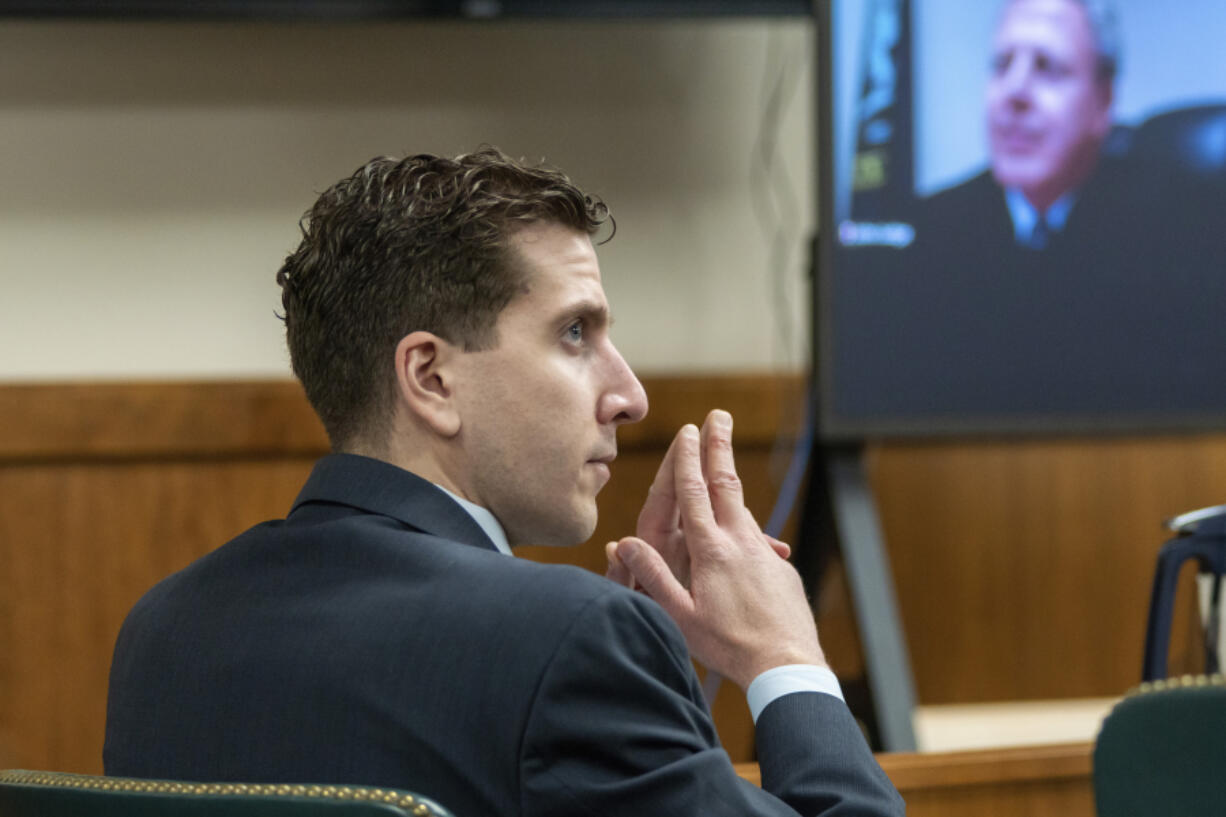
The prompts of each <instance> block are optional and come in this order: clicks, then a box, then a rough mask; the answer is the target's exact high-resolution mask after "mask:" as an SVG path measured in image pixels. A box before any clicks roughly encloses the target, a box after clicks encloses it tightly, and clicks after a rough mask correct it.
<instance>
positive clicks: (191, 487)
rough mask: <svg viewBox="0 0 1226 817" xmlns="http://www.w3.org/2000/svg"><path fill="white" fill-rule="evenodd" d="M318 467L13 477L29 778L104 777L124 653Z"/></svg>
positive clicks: (181, 465)
mask: <svg viewBox="0 0 1226 817" xmlns="http://www.w3.org/2000/svg"><path fill="white" fill-rule="evenodd" d="M310 463H311V460H310V459H287V460H282V461H259V462H208V461H200V462H163V461H158V462H154V463H150V462H136V461H129V462H94V463H74V464H70V465H63V464H52V465H47V464H34V465H16V466H5V467H0V563H2V564H4V565H5V568H6V569H5V571H4V574H3V578H0V595H2V596H3V597H4V598H5V599H7V600H8V602H7V604H6V607H5V614H4V616H3V617H2V618H0V636H2V638H3V644H4V648H3V649H4V656H5V658H4V666H5V675H4V678H5V682H4V690H3V691H4V697H3V704H2V706H0V733H2V734H4V735H6V736H8V740H7V743H8V744H9V746H10V747H12V748H11V749H10V754H12V755H15V757H14V760H15V762H16V763H17V764H18V765H20V766H22V767H26V768H49V769H60V770H71V771H84V772H98V771H100V770H101V748H102V730H103V724H104V718H105V700H106V699H105V691H106V684H107V673H108V672H109V667H110V653H111V648H112V646H113V645H114V643H115V637H116V635H117V634H118V632H119V626H120V624H121V623H122V621H123V617H124V615H126V613H127V611H128V609H129V608H130V607H131V606H132V605H133V604H134V603H135V601H136V599H137V598H139V597H140V595H141V594H142V593H144V592H145V590H147V589H148V588H149V587H150V586H151V585H152V584H153V583H154V582H156V581H157V580H158V579H160V578H162V577H163V576H165V575H167V574H169V573H171V572H173V571H175V570H178V569H179V568H181V567H183V566H185V565H186V564H187V563H188V562H190V561H191V560H193V559H195V558H197V557H198V556H200V555H203V554H204V553H206V552H208V551H209V550H211V549H212V548H214V547H216V546H218V545H220V544H221V543H222V542H224V541H226V540H227V539H229V538H230V537H232V536H234V535H235V534H237V533H238V532H240V531H241V530H243V529H245V528H246V527H249V526H250V525H252V524H254V523H256V522H258V521H261V520H263V519H265V518H268V517H270V516H274V515H284V513H285V511H286V510H288V508H289V504H290V502H291V501H292V499H293V497H294V495H295V494H296V492H297V490H298V488H299V487H300V485H301V482H302V480H303V479H305V477H306V473H307V471H308V470H309V468H310Z"/></svg>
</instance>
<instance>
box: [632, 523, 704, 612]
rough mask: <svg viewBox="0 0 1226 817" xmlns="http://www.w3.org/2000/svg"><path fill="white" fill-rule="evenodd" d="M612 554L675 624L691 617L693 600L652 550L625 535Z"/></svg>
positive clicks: (662, 558)
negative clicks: (615, 555) (614, 554)
mask: <svg viewBox="0 0 1226 817" xmlns="http://www.w3.org/2000/svg"><path fill="white" fill-rule="evenodd" d="M615 552H616V554H617V558H618V559H619V560H620V561H621V563H622V564H624V565H625V566H626V569H627V570H629V571H630V574H631V575H632V576H633V577H634V580H635V581H637V582H638V583H639V586H640V587H642V589H643V590H644V592H646V593H647V595H649V596H651V598H653V599H655V601H656V603H657V604H659V605H660V606H661V607H663V608H664V611H665V612H666V613H668V614H669V615H670V616H672V617H673V619H674V620H675V621H677V622H678V623H680V622H681V621H682V620H683V619H685V618H686V617H687V616H689V615H690V614H692V612H693V609H694V600H693V598H691V597H690V594H689V592H688V591H686V589H685V588H684V587H682V586H681V583H680V582H679V581H677V578H676V577H675V576H674V575H673V572H672V571H671V570H669V569H668V564H667V563H665V561H664V557H662V556H661V555H660V554H659V553H657V552H656V551H655V549H654V548H652V547H651V546H650V545H648V544H647V543H646V542H644V541H643V540H642V539H639V538H637V537H634V536H627V537H626V538H625V539H622V540H621V541H620V542H618V543H617V545H616V551H615Z"/></svg>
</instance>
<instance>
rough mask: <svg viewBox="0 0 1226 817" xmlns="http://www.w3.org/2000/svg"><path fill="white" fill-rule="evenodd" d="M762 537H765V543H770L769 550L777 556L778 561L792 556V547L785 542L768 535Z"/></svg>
mask: <svg viewBox="0 0 1226 817" xmlns="http://www.w3.org/2000/svg"><path fill="white" fill-rule="evenodd" d="M762 535H763V536H765V537H766V541H768V542H770V543H771V549H772V550H774V551H775V553H777V554H778V555H779V558H780V559H786V558H788V557H789V556H791V555H792V546H791V545H789V544H788V543H787V542H780V541H779V540H778V539H776V538H775V537H773V536H771V535H770V534H766V533H764V534H762Z"/></svg>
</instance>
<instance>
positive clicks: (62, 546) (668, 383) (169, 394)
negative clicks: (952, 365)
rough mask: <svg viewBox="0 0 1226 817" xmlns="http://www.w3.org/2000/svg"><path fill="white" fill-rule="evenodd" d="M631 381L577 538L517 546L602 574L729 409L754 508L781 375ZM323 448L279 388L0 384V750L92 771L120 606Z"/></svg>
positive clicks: (735, 747) (272, 508) (238, 519)
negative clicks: (638, 408) (593, 523)
mask: <svg viewBox="0 0 1226 817" xmlns="http://www.w3.org/2000/svg"><path fill="white" fill-rule="evenodd" d="M645 385H646V387H647V389H648V392H649V394H651V396H652V398H653V400H654V402H655V405H656V407H657V410H656V411H655V412H654V415H653V416H654V417H655V418H657V419H655V420H654V421H653V422H647V423H643V424H640V425H638V426H636V427H633V430H631V429H630V428H627V429H625V430H624V431H623V433H622V434H621V438H622V446H621V447H622V455H621V457H620V459H619V461H618V463H617V464H616V465H615V468H614V474H615V479H614V482H613V483H612V485H611V487H609V488H607V489H606V490H605V491H604V493H603V494H602V498H601V510H602V518H601V529H600V530H599V531H598V532H597V535H596V536H595V537H594V538H593V541H592V542H590V543H588V544H587V545H584V546H580V547H579V548H566V549H548V548H525V549H522V550H521V553H522V554H523V555H526V556H529V557H532V558H539V559H543V560H547V561H548V560H553V561H572V562H573V561H577V562H578V563H580V564H583V565H585V566H587V567H589V568H590V569H593V570H596V571H598V572H603V569H604V556H603V549H602V548H603V543H604V541H606V540H607V539H609V538H613V537H616V536H621V535H625V534H627V533H630V532H632V531H633V526H634V519H635V518H636V517H637V514H638V509H639V507H640V506H641V502H642V498H643V497H644V496H645V495H646V490H647V486H648V485H649V484H650V482H651V479H652V477H653V476H654V472H655V468H656V466H657V465H658V462H659V459H660V457H661V456H662V454H663V450H664V447H665V446H667V443H668V441H669V440H670V439H671V436H672V433H673V432H674V431H675V430H676V428H677V427H679V426H680V425H681V423H683V422H701V421H702V418H703V416H704V415H705V413H706V411H707V410H709V409H710V408H713V407H715V406H723V407H725V408H729V409H731V410H732V411H733V412H734V414H735V415H736V417H737V429H736V434H737V438H738V445H739V448H738V453H739V455H740V457H741V467H742V472H743V474H744V476H745V481H746V492H747V497H748V501H749V502H750V504H751V507H753V508H754V510H755V512H757V513H759V514H765V513H767V512H768V511H769V508H770V503H771V501H772V499H773V492H774V489H773V487H772V484H771V478H770V473H769V472H770V471H771V470H772V468H771V459H772V457H771V444H772V442H773V436H774V429H775V428H776V427H777V425H778V410H779V406H780V404H781V403H780V401H781V398H780V394H781V393H782V394H783V395H784V396H786V395H787V394H789V393H790V392H789V391H788V389H789V384H788V383H787V382H784V383H783V384H782V385H780V383H779V382H778V381H777V380H776V379H774V378H767V377H758V378H754V377H748V378H725V379H714V380H697V381H692V382H691V381H688V380H685V379H672V378H663V379H660V380H656V381H653V380H651V379H648V380H647V381H646V383H645ZM793 391H794V389H793ZM662 407H663V408H662ZM325 451H326V440H325V438H324V436H323V434H322V431H321V429H320V427H319V423H318V421H317V420H316V419H315V417H314V415H313V414H312V413H311V411H310V409H309V406H307V404H306V401H305V399H304V398H303V396H302V393H301V390H300V388H299V387H298V386H297V385H296V384H294V383H285V382H271V383H248V382H241V383H134V384H116V383H107V384H64V385H24V386H4V387H0V564H3V565H4V566H5V570H4V571H3V572H2V573H0V656H2V657H0V759H4V760H5V763H6V765H10V766H22V767H26V768H49V769H60V770H70V771H80V772H98V771H100V769H101V745H102V735H103V724H104V713H105V694H106V682H107V673H108V671H109V665H110V653H111V649H112V646H113V644H114V640H115V637H116V635H117V633H118V629H119V626H120V624H121V623H122V620H123V617H124V615H125V614H126V613H127V611H128V609H129V608H130V607H131V605H132V604H133V603H134V602H135V601H136V599H137V598H139V596H140V595H141V594H142V593H143V592H144V591H145V590H146V589H148V587H149V586H151V585H152V584H153V583H154V582H156V581H157V580H158V579H160V578H162V577H163V576H165V575H167V574H168V573H170V572H172V571H174V570H177V569H179V568H180V567H182V566H184V565H186V564H187V563H188V562H190V561H191V560H192V559H194V558H196V557H198V556H200V555H202V554H204V553H206V552H207V551H208V550H210V549H212V548H214V547H217V546H218V545H220V544H222V543H223V542H225V541H226V540H228V539H229V538H231V537H232V536H234V535H235V534H236V533H238V532H239V531H241V530H243V529H245V528H246V527H248V526H250V525H252V524H255V523H256V522H259V521H262V520H264V519H268V518H275V517H280V516H283V515H284V514H285V513H286V511H287V510H288V508H289V505H290V502H291V501H292V499H293V497H294V496H295V494H296V492H297V491H298V489H299V488H300V487H301V484H302V482H303V480H304V479H305V477H306V474H307V473H308V471H309V469H310V466H311V463H312V462H313V460H314V459H315V458H316V457H317V456H319V455H320V454H322V453H324V452H325ZM715 710H716V718H717V725H718V726H719V729H720V732H721V735H722V737H723V739H724V741H725V744H726V746H727V747H728V748H729V750H730V752H731V753H732V756H733V757H736V758H738V759H742V760H748V759H750V758H751V757H752V752H753V748H752V743H753V733H752V724H751V722H750V719H749V713H748V709H747V708H746V706H745V703H744V699H743V697H742V696H741V695H740V693H739V691H737V690H735V689H730V688H726V689H724V690H723V691H721V694H720V696H719V698H718V700H717V702H716V705H715Z"/></svg>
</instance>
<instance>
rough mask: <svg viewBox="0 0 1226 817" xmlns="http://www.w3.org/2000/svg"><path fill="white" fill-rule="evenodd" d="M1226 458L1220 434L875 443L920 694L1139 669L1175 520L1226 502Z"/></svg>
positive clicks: (1061, 688) (968, 695)
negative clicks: (1157, 568) (1169, 521)
mask: <svg viewBox="0 0 1226 817" xmlns="http://www.w3.org/2000/svg"><path fill="white" fill-rule="evenodd" d="M1224 464H1226V438H1223V437H1222V436H1220V435H1219V436H1214V435H1197V436H1188V437H1166V438H1156V439H1124V438H1118V439H1117V438H1104V439H1095V440H1074V439H1069V440H1029V441H1021V442H979V443H954V442H949V443H940V444H936V443H931V444H907V445H904V444H891V445H882V446H880V447H878V448H876V449H875V450H874V452H873V458H872V473H873V481H874V485H875V487H876V490H877V494H878V497H879V501H880V508H881V515H882V524H883V527H884V529H885V535H886V541H887V547H888V549H889V552H890V557H891V561H892V563H893V566H894V572H895V576H896V578H897V586H898V595H899V603H900V607H901V610H902V617H903V620H904V622H905V624H904V626H905V628H906V630H907V635H908V642H909V645H910V649H911V657H912V663H913V665H914V668H915V676H916V684H917V688H918V695H919V698H920V700H921V701H923V702H924V703H929V704H934V703H953V702H958V703H969V702H976V701H1001V700H1018V699H1036V698H1060V697H1101V696H1111V695H1117V694H1121V693H1122V692H1123V691H1124V690H1126V689H1127V688H1128V687H1130V686H1132V685H1134V684H1136V683H1138V682H1139V681H1140V667H1141V652H1142V646H1143V643H1144V628H1145V620H1146V614H1147V611H1148V604H1149V592H1150V585H1151V581H1152V576H1153V569H1154V564H1155V558H1156V555H1157V552H1158V548H1159V546H1160V545H1161V543H1162V542H1163V541H1165V539H1166V538H1167V537H1168V536H1169V534H1167V533H1166V532H1165V531H1163V530H1162V529H1161V528H1160V522H1161V521H1162V520H1163V519H1165V518H1167V517H1169V516H1173V515H1175V514H1177V513H1180V512H1182V511H1185V510H1189V509H1191V508H1195V507H1201V506H1203V505H1211V504H1218V503H1221V502H1223V501H1224V498H1226V466H1224ZM1180 595H1181V598H1182V600H1183V603H1182V604H1181V605H1180V613H1181V615H1180V617H1179V618H1178V619H1177V621H1176V626H1175V628H1174V639H1173V641H1174V645H1173V652H1174V653H1175V655H1176V656H1177V657H1179V656H1184V657H1191V660H1193V661H1195V660H1198V659H1197V658H1196V657H1195V655H1196V650H1195V649H1193V648H1192V646H1191V644H1190V642H1189V641H1188V636H1189V634H1194V633H1195V632H1196V631H1197V629H1198V627H1197V625H1196V623H1195V621H1194V620H1193V608H1194V602H1195V599H1194V595H1195V594H1194V589H1193V587H1192V581H1191V578H1190V576H1187V577H1185V579H1184V581H1183V582H1182V583H1181V587H1180ZM1172 669H1173V670H1174V671H1179V670H1181V669H1184V668H1183V667H1181V666H1180V665H1179V662H1178V661H1176V662H1175V663H1174V664H1173V665H1172ZM1186 669H1191V667H1187V668H1186Z"/></svg>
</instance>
